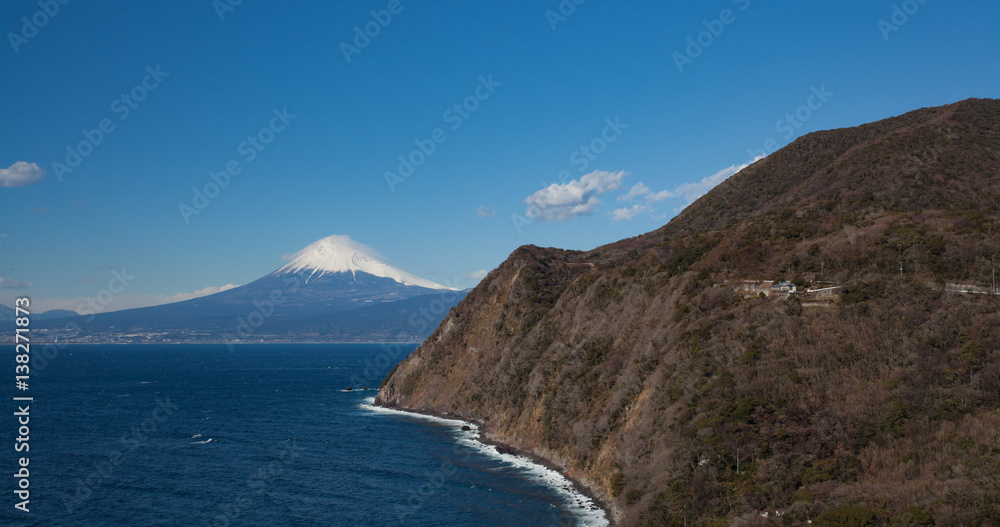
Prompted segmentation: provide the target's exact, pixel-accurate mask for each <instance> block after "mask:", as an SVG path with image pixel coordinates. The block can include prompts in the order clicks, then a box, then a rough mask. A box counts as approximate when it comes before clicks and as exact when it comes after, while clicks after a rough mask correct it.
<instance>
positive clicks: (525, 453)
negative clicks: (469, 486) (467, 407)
mask: <svg viewBox="0 0 1000 527" xmlns="http://www.w3.org/2000/svg"><path fill="white" fill-rule="evenodd" d="M363 406H365V407H368V408H370V409H371V410H372V411H379V410H388V411H391V412H398V413H400V414H409V415H411V416H414V417H424V418H426V417H431V418H436V419H442V420H446V421H454V422H457V423H463V424H464V425H465V426H469V427H470V428H472V430H474V431H476V432H478V433H477V434H475V436H474V437H473V438H472V439H473V440H474V441H476V442H478V443H481V444H483V445H487V446H492V447H493V448H494V449H496V451H497V453H498V454H499V455H501V456H502V455H504V454H508V455H512V456H514V457H518V458H522V459H525V460H527V461H529V462H531V463H533V464H535V465H537V466H539V467H542V468H546V469H548V470H551V471H553V472H556V473H557V474H559V475H560V476H562V477H563V478H564V479H565V480H566V481H568V482H569V483H570V485H571V486H572V490H573V492H575V493H577V494H579V495H582V496H584V497H586V498H588V499H590V500H591V502H593V503H594V504H596V505H597V507H599V508H600V509H601V510H602V511H603V512H604V518H605V520H606V521H607V522H608V523H607V525H608V527H617V526H618V525H619V520H620V515H621V512H620V510H619V508H618V507H617V506H616V504H615V503H614V502H612V501H611V500H610V498H608V497H607V496H604V495H603V494H602V493H600V492H597V491H595V490H594V489H592V488H591V487H589V486H587V485H586V484H585V483H584V482H583V481H580V480H579V479H577V478H575V477H573V476H570V475H569V474H567V473H566V472H565V470H564V468H563V467H561V466H560V465H559V464H557V463H556V462H555V461H553V460H551V459H549V458H546V457H542V456H540V455H538V454H536V453H534V452H532V451H529V450H525V449H523V448H520V447H517V446H514V445H510V444H507V443H504V442H502V441H498V440H497V439H495V438H494V437H493V436H492V434H491V432H490V431H489V428H488V427H487V426H485V424H484V423H482V422H480V421H478V420H474V419H467V418H464V417H460V416H456V415H454V414H448V413H442V412H434V411H430V410H424V409H415V408H400V407H396V406H384V405H375V403H374V399H373V398H371V397H369V398H367V399H366V401H365V403H364V404H363ZM473 427H474V428H473ZM463 430H464V428H463ZM550 486H551V487H553V488H556V489H557V490H561V489H562V487H559V486H556V485H550ZM568 505H570V506H573V505H575V504H574V503H572V502H570V503H568ZM564 512H566V513H568V514H570V515H572V510H571V509H564Z"/></svg>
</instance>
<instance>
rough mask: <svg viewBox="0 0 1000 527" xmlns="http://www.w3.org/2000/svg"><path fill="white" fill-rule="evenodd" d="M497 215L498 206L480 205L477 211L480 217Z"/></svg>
mask: <svg viewBox="0 0 1000 527" xmlns="http://www.w3.org/2000/svg"><path fill="white" fill-rule="evenodd" d="M496 215H497V208H496V207H486V206H482V205H480V206H479V210H477V211H476V216H479V217H480V218H489V217H490V216H496Z"/></svg>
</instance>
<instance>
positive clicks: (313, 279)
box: [37, 236, 466, 342]
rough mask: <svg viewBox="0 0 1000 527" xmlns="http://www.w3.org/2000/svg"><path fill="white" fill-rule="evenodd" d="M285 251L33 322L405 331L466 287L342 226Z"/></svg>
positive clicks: (221, 337)
mask: <svg viewBox="0 0 1000 527" xmlns="http://www.w3.org/2000/svg"><path fill="white" fill-rule="evenodd" d="M286 260H289V262H288V263H287V264H286V265H284V266H282V267H281V268H279V269H277V270H275V271H274V272H272V273H270V274H267V275H265V276H263V277H261V278H259V279H257V280H255V281H253V282H251V283H249V284H246V285H243V286H239V287H235V288H232V289H228V290H226V291H222V292H219V293H215V294H213V295H208V296H204V297H200V298H195V299H191V300H186V301H183V302H176V303H173V304H164V305H159V306H152V307H144V308H138V309H127V310H122V311H115V312H111V313H105V314H98V315H93V316H90V317H87V316H80V317H70V318H64V319H58V320H48V321H40V322H39V324H37V326H38V327H40V328H41V329H45V330H47V331H48V332H51V335H52V336H54V337H58V338H60V339H62V340H66V339H69V340H72V341H86V342H118V341H126V342H184V341H187V342H192V341H202V342H205V341H213V342H219V341H222V342H260V341H286V342H287V341H296V342H317V341H326V342H329V341H342V342H348V341H354V342H357V341H388V340H397V341H402V340H406V341H410V340H422V339H423V338H425V337H427V336H429V335H430V333H431V332H432V331H433V330H434V328H436V327H437V326H438V324H439V323H440V322H441V320H442V319H443V318H444V316H445V315H446V314H447V312H448V310H450V309H451V308H452V307H454V306H455V305H457V304H458V302H459V301H461V300H462V298H464V297H465V294H466V292H465V291H460V290H458V289H456V288H454V287H449V286H446V285H442V284H439V283H436V282H433V281H431V280H427V279H425V278H420V277H418V276H415V275H413V274H411V273H408V272H406V271H404V270H402V269H399V268H396V267H393V266H391V265H389V264H387V263H385V262H383V261H381V260H380V259H379V257H378V256H377V255H376V253H375V252H374V251H373V250H371V249H369V248H367V247H365V246H363V245H360V244H358V243H356V242H354V241H353V240H351V239H350V238H349V237H347V236H329V237H327V238H323V239H321V240H319V241H316V242H315V243H312V244H310V245H309V246H307V247H305V248H304V249H302V250H301V251H299V252H297V253H295V254H293V255H291V256H287V257H286ZM71 322H75V325H76V327H73V330H72V331H69V330H68V329H65V328H67V324H69V323H71ZM61 328H62V329H61ZM67 333H71V334H67Z"/></svg>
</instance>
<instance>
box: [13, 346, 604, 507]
mask: <svg viewBox="0 0 1000 527" xmlns="http://www.w3.org/2000/svg"><path fill="white" fill-rule="evenodd" d="M413 348H414V346H413V345H404V346H390V347H385V346H382V345H378V344H372V345H368V344H293V345H289V344H280V345H278V344H275V345H264V344H261V345H242V346H237V347H235V349H233V350H230V349H228V348H227V347H226V346H224V345H204V344H197V345H195V344H192V345H118V346H96V345H95V346H83V345H70V346H66V347H64V348H63V349H59V350H56V349H55V348H50V349H49V350H48V351H47V352H46V353H45V354H46V355H49V356H50V358H48V359H46V358H45V357H43V356H42V353H41V352H42V350H41V349H40V348H39V347H35V348H33V350H32V351H33V354H34V355H35V362H34V364H33V371H32V372H31V379H30V385H29V386H30V388H29V390H28V392H27V393H28V394H29V395H30V396H32V397H34V402H32V403H30V404H31V407H30V442H29V444H30V464H29V467H28V468H29V470H30V491H31V496H30V503H29V507H30V509H31V512H30V513H29V514H24V513H21V512H20V511H17V510H16V509H14V504H15V503H16V502H17V501H19V499H17V497H16V496H15V495H14V492H13V491H14V490H15V486H16V481H17V480H16V479H15V478H12V477H10V475H8V476H7V477H5V478H3V480H6V485H5V486H6V488H5V489H3V490H4V491H5V492H3V493H2V495H3V496H4V503H2V507H0V510H2V512H0V524H2V525H26V526H49V525H53V526H55V525H60V526H61V525H71V526H79V527H87V526H101V527H104V526H108V525H128V526H154V525H155V526H161V525H162V526H176V525H205V526H227V525H234V526H235V525H240V526H244V525H247V526H258V525H259V526H264V525H266V526H306V525H309V526H313V525H316V526H319V525H322V526H340V525H344V526H355V525H358V526H383V525H386V526H388V525H405V526H437V527H449V526H463V527H464V526H501V525H512V526H534V525H539V526H543V525H595V526H596V525H606V524H607V522H606V520H605V519H604V513H603V511H600V510H599V509H596V507H595V505H594V504H593V503H592V502H591V501H590V500H589V499H587V498H585V497H583V496H581V495H580V494H578V493H577V492H575V490H573V489H572V487H571V486H570V485H569V483H568V482H567V481H566V480H565V479H564V478H562V476H560V475H559V474H558V473H556V472H554V471H551V470H548V469H545V468H544V467H539V466H537V465H534V464H532V463H530V462H529V461H527V460H525V459H523V458H518V457H515V456H510V455H501V454H498V453H497V452H496V450H495V449H493V448H492V447H489V446H486V445H483V444H481V443H479V442H478V441H476V435H477V432H478V431H477V430H476V429H475V427H471V428H472V429H471V430H466V431H463V430H462V429H461V428H462V425H463V424H465V423H462V422H460V421H449V420H444V419H437V418H428V417H423V416H415V415H412V414H405V413H402V412H395V411H388V410H383V409H376V408H372V407H371V406H370V402H371V400H372V397H374V395H375V392H374V391H372V390H369V391H362V390H357V389H356V390H353V391H344V389H345V388H346V387H347V386H349V385H351V386H353V387H354V388H360V387H363V386H364V385H365V384H368V385H370V386H373V387H374V386H377V385H378V384H379V383H380V382H381V380H382V378H384V376H385V374H386V372H387V371H388V370H389V369H391V368H392V366H394V365H395V363H396V362H398V361H399V360H401V359H402V358H403V357H405V356H406V355H407V354H408V353H409V352H410V351H412V349H413ZM0 349H3V350H4V351H6V352H7V353H5V354H3V355H2V356H6V357H8V358H9V359H10V369H9V371H10V372H11V375H10V379H9V381H7V382H4V383H3V384H4V385H5V386H4V388H3V389H2V394H3V396H4V400H5V403H4V404H5V405H6V407H7V411H5V412H3V415H6V417H3V418H2V419H3V420H4V421H5V422H3V423H2V424H0V431H2V436H0V444H2V445H4V447H3V454H2V455H0V463H2V464H3V467H2V469H0V470H2V471H3V472H4V473H7V474H13V473H14V472H16V471H17V470H18V468H19V467H18V466H17V458H18V456H20V455H21V454H18V453H16V452H15V451H14V444H15V442H16V436H17V433H16V427H17V423H16V418H15V417H13V413H14V412H16V411H17V407H16V403H15V402H14V401H12V399H11V398H12V397H14V396H19V395H24V393H23V392H16V390H15V389H14V379H13V376H14V375H13V369H14V368H13V366H14V360H13V355H14V353H13V347H11V346H5V347H2V348H0ZM15 392H16V393H15ZM3 480H0V481H3Z"/></svg>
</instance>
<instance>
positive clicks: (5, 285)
mask: <svg viewBox="0 0 1000 527" xmlns="http://www.w3.org/2000/svg"><path fill="white" fill-rule="evenodd" d="M33 285H35V284H34V283H32V282H24V281H21V280H18V279H16V278H4V277H2V276H0V289H27V288H29V287H31V286H33Z"/></svg>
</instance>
